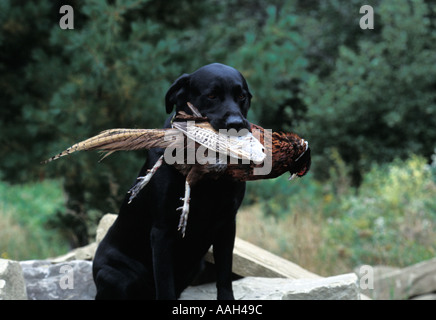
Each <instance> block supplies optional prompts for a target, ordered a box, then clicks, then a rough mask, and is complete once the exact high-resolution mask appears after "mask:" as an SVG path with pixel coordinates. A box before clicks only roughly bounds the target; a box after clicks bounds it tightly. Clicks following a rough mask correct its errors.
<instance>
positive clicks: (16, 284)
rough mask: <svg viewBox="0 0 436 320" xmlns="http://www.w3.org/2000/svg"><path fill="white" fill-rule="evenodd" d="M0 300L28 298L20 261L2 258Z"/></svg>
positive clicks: (0, 263)
mask: <svg viewBox="0 0 436 320" xmlns="http://www.w3.org/2000/svg"><path fill="white" fill-rule="evenodd" d="M0 300H27V294H26V285H25V284H24V278H23V275H22V272H21V266H20V263H19V262H17V261H13V260H6V259H0Z"/></svg>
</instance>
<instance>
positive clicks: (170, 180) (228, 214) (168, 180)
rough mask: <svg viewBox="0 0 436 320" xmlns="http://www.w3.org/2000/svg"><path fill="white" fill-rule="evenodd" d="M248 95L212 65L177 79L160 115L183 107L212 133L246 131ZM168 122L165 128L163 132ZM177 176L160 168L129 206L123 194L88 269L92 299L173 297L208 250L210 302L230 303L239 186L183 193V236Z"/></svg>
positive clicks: (241, 83) (218, 183)
mask: <svg viewBox="0 0 436 320" xmlns="http://www.w3.org/2000/svg"><path fill="white" fill-rule="evenodd" d="M250 100H251V94H250V92H249V90H248V86H247V83H246V81H245V79H244V78H243V76H242V75H241V74H240V73H239V72H238V71H237V70H235V69H233V68H231V67H229V66H226V65H222V64H218V63H214V64H210V65H207V66H204V67H202V68H200V69H198V70H197V71H195V72H194V73H192V74H184V75H182V76H181V77H179V78H178V79H177V80H176V81H175V82H174V84H173V85H172V86H171V87H170V89H169V90H168V92H167V94H166V97H165V104H166V110H167V112H168V113H171V112H172V110H173V108H174V106H175V107H176V110H185V111H186V112H188V113H190V111H189V109H188V107H187V105H186V103H187V102H188V101H189V102H191V103H192V104H193V105H194V106H195V107H197V108H198V110H199V111H200V112H201V113H202V115H203V116H206V117H208V118H209V119H210V121H211V124H212V126H213V127H214V128H215V129H217V130H218V129H230V128H234V129H237V130H240V129H243V128H246V129H248V128H249V123H248V122H247V120H246V116H247V112H248V109H249V107H250ZM170 118H171V117H169V118H168V119H167V121H166V123H165V127H169V126H170ZM162 154H163V150H162V149H153V150H151V151H150V152H149V156H148V159H147V161H146V163H145V165H144V166H143V168H142V169H141V172H140V174H139V175H140V176H143V175H145V174H146V170H147V169H149V168H151V167H152V166H153V164H154V163H155V162H156V160H157V159H158V158H159V156H160V155H162ZM184 187H185V178H184V177H183V176H182V175H181V174H180V173H179V172H178V171H177V170H176V169H175V168H174V167H172V166H169V165H166V164H164V165H163V166H162V167H161V168H160V169H159V170H158V171H157V172H156V174H155V175H154V176H153V178H152V179H151V181H150V182H149V184H148V185H147V186H146V187H145V188H144V189H143V190H142V191H141V192H140V194H139V195H138V196H137V198H135V199H134V200H133V201H132V203H130V204H128V198H129V195H127V196H126V198H125V200H124V203H123V204H122V206H121V208H120V212H119V215H118V217H117V219H116V221H115V223H114V224H113V226H112V227H111V228H110V229H109V231H108V233H107V235H106V236H105V238H104V239H103V240H102V242H101V243H100V245H99V248H98V250H97V252H96V255H95V258H94V264H93V273H94V281H95V284H96V286H97V296H96V299H176V298H178V297H179V296H180V294H181V292H182V291H183V290H184V289H185V288H186V287H187V286H188V285H189V284H190V283H191V282H192V280H193V279H194V278H195V276H196V275H197V274H198V272H199V271H200V269H201V266H202V260H203V256H204V255H205V253H206V252H207V250H208V249H209V247H210V246H211V245H213V252H214V258H215V264H216V270H217V289H218V299H233V298H234V297H233V290H232V283H231V275H232V274H231V269H232V251H233V245H234V239H235V223H236V221H235V218H236V212H237V210H238V208H239V206H240V204H241V202H242V199H243V197H244V192H245V183H244V182H235V181H231V180H230V179H226V178H221V179H219V180H207V179H204V180H202V181H200V182H199V183H198V184H196V185H195V186H194V187H193V188H192V191H191V202H190V213H189V223H188V226H187V229H186V236H185V237H184V238H182V236H181V234H180V233H179V232H178V231H177V225H178V221H179V216H180V211H176V208H177V207H179V206H181V204H182V202H181V200H180V197H182V196H183V195H184Z"/></svg>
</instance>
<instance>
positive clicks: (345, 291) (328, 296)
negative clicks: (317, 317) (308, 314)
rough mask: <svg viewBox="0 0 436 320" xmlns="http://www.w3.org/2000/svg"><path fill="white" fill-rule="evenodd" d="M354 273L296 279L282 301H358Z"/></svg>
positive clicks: (357, 289)
mask: <svg viewBox="0 0 436 320" xmlns="http://www.w3.org/2000/svg"><path fill="white" fill-rule="evenodd" d="M357 279H358V278H357V276H356V275H355V274H354V273H347V274H343V275H338V276H333V277H328V278H323V279H298V280H296V281H295V283H294V286H293V288H292V289H291V290H290V291H289V292H288V293H287V294H286V295H284V296H283V300H360V292H359V287H358V285H357Z"/></svg>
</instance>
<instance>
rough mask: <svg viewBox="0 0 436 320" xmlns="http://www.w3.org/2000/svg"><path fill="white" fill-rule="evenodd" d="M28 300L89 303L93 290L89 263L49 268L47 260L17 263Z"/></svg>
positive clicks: (49, 264) (80, 262) (71, 262)
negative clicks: (24, 283)
mask: <svg viewBox="0 0 436 320" xmlns="http://www.w3.org/2000/svg"><path fill="white" fill-rule="evenodd" d="M20 264H21V267H22V270H23V276H24V279H25V282H26V289H27V297H28V298H29V299H31V300H92V299H94V297H95V294H96V289H95V285H94V281H93V278H92V262H90V261H84V260H75V261H69V262H66V263H57V264H52V263H51V261H49V260H30V261H22V262H20Z"/></svg>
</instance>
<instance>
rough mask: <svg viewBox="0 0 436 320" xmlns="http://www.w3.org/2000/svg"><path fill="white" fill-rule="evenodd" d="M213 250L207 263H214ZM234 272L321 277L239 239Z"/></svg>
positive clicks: (248, 275)
mask: <svg viewBox="0 0 436 320" xmlns="http://www.w3.org/2000/svg"><path fill="white" fill-rule="evenodd" d="M212 250H213V249H212V248H211V249H210V250H209V252H208V253H207V254H206V261H209V262H212V263H213V262H214V261H213V254H212ZM233 272H234V273H236V274H238V275H240V276H243V277H266V278H290V279H302V278H309V279H316V278H321V276H319V275H317V274H315V273H312V272H310V271H308V270H306V269H303V268H302V267H300V266H299V265H297V264H295V263H293V262H291V261H289V260H286V259H284V258H282V257H279V256H277V255H275V254H273V253H271V252H269V251H266V250H264V249H262V248H260V247H258V246H255V245H254V244H251V243H249V242H247V241H244V240H242V239H240V238H238V237H236V239H235V248H234V250H233Z"/></svg>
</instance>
